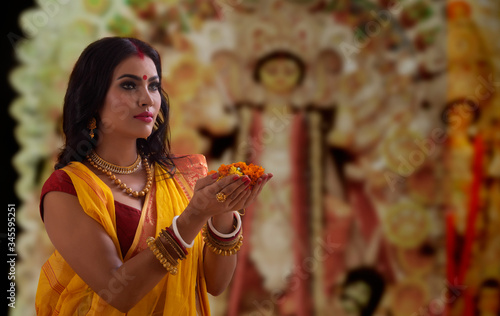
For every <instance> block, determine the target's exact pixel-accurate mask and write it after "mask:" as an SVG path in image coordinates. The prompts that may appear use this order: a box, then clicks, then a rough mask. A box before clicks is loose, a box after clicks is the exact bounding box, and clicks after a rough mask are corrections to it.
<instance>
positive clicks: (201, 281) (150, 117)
mask: <svg viewBox="0 0 500 316" xmlns="http://www.w3.org/2000/svg"><path fill="white" fill-rule="evenodd" d="M161 78H162V74H161V64H160V57H159V55H158V53H157V51H156V50H154V49H153V48H152V47H150V46H149V45H148V44H146V43H144V42H142V41H139V40H137V39H133V38H118V37H112V38H103V39H101V40H98V41H96V42H94V43H92V44H90V45H89V46H88V47H87V48H86V49H85V50H84V51H83V53H82V55H81V56H80V58H79V59H78V61H77V62H76V64H75V67H74V69H73V72H72V74H71V77H70V80H69V84H68V89H67V92H66V96H65V100H64V117H63V131H64V134H65V146H64V147H63V150H62V152H61V153H60V155H59V158H58V162H57V164H56V171H54V173H53V174H52V175H51V177H50V178H49V179H48V180H47V181H46V183H45V184H44V187H43V189H42V194H41V201H40V212H41V216H42V219H43V221H44V224H45V227H46V230H47V234H48V235H49V237H50V239H51V241H52V243H53V244H54V246H55V248H56V250H55V251H54V253H53V255H52V256H51V257H50V258H49V259H48V260H47V262H46V263H45V264H44V266H43V267H42V271H41V274H40V280H39V285H38V290H37V297H36V310H37V313H38V314H40V315H80V314H82V315H121V314H123V313H127V315H196V314H200V315H208V314H210V311H209V306H208V300H207V292H208V293H210V294H212V295H218V294H220V293H222V292H223V291H224V289H225V288H226V287H227V285H228V284H229V282H230V280H231V277H232V274H233V271H234V269H235V266H236V256H234V255H232V254H234V253H236V252H237V251H238V250H239V247H240V245H241V239H242V237H241V219H240V218H239V215H238V213H237V212H235V211H237V210H239V209H243V208H245V207H247V206H248V205H250V204H251V203H252V201H254V200H255V198H256V196H257V195H258V194H259V192H260V191H261V189H262V187H263V186H264V185H265V183H266V182H267V181H268V180H269V179H270V178H271V177H272V174H264V175H262V176H261V178H260V179H259V180H258V181H257V184H256V185H255V186H253V187H252V188H251V189H250V187H249V183H250V179H249V178H248V176H237V175H236V176H229V177H225V178H223V179H221V180H219V181H217V177H218V175H217V174H214V175H211V176H206V174H207V170H206V161H205V159H204V157H203V156H201V155H192V156H185V157H175V156H173V155H172V154H170V148H169V141H168V139H167V141H166V142H165V139H166V135H167V132H168V123H169V104H168V99H167V96H166V94H165V93H164V92H163V91H162V89H161ZM195 184H196V185H195ZM207 223H208V224H209V225H206V224H207ZM202 228H203V229H204V234H203V236H204V237H202V236H201V234H200V231H201V230H202ZM205 243H208V244H209V245H210V246H211V247H204V246H205ZM209 248H210V249H209ZM211 250H213V251H211ZM221 254H226V256H224V255H221Z"/></svg>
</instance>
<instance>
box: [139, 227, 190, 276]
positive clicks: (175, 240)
mask: <svg viewBox="0 0 500 316" xmlns="http://www.w3.org/2000/svg"><path fill="white" fill-rule="evenodd" d="M174 222H175V221H174ZM160 237H163V238H164V239H165V240H166V241H167V244H168V246H169V247H168V248H169V249H170V250H169V249H167V247H165V244H163V242H162V240H161V239H160ZM146 242H147V244H148V247H149V249H151V251H152V252H153V254H154V255H155V256H156V259H158V260H159V261H160V263H161V264H162V265H163V267H164V268H165V269H166V270H167V271H168V272H169V273H170V274H172V275H176V274H177V272H178V271H177V265H178V264H179V260H184V259H186V256H187V254H188V251H187V249H186V247H185V246H184V244H185V242H184V240H182V238H181V237H180V235H179V236H177V234H176V233H175V231H174V230H172V228H170V227H167V228H165V229H162V230H161V232H160V236H158V237H157V238H153V237H149V238H148V239H147V240H146ZM191 246H192V245H191Z"/></svg>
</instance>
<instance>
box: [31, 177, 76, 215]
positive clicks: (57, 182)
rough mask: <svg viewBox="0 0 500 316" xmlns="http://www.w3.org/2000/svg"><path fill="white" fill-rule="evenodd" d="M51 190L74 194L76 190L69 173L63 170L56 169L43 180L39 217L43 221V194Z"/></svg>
mask: <svg viewBox="0 0 500 316" xmlns="http://www.w3.org/2000/svg"><path fill="white" fill-rule="evenodd" d="M52 191H59V192H64V193H68V194H71V195H75V196H76V190H75V187H74V185H73V182H71V178H70V177H69V175H68V174H67V173H66V172H64V171H63V170H56V171H54V172H52V174H51V175H50V177H49V178H48V179H47V181H45V183H44V184H43V187H42V192H41V194H40V217H41V218H42V221H43V198H44V197H45V195H46V194H47V193H49V192H52Z"/></svg>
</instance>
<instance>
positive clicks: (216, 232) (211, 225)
mask: <svg viewBox="0 0 500 316" xmlns="http://www.w3.org/2000/svg"><path fill="white" fill-rule="evenodd" d="M233 214H234V216H235V217H236V228H235V229H234V231H233V232H232V233H229V234H223V233H221V232H219V231H217V229H215V227H214V225H213V224H212V218H211V217H210V219H209V220H208V226H209V227H210V230H211V231H212V232H213V233H214V234H215V235H217V236H219V237H220V238H232V237H234V236H236V234H238V232H239V231H240V229H241V216H240V213H238V212H236V211H235V212H233Z"/></svg>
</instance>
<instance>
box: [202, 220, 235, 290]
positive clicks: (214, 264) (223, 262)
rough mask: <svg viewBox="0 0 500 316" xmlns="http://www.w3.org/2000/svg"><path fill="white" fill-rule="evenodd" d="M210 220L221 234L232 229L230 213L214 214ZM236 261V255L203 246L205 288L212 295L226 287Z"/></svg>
mask: <svg viewBox="0 0 500 316" xmlns="http://www.w3.org/2000/svg"><path fill="white" fill-rule="evenodd" d="M212 222H213V225H214V227H215V229H217V230H218V231H219V232H221V233H223V234H227V233H230V232H232V231H233V230H234V228H233V214H232V213H226V214H222V215H218V216H214V217H213V219H212ZM236 262H237V257H236V255H232V256H223V255H218V254H215V253H214V252H213V251H211V250H210V249H208V247H205V249H204V261H203V269H204V272H205V280H206V284H207V290H208V292H209V293H210V294H212V295H214V296H217V295H220V294H221V293H222V292H223V291H224V290H225V289H226V288H227V287H228V285H229V283H230V282H231V278H232V277H233V273H234V270H235V268H236Z"/></svg>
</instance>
